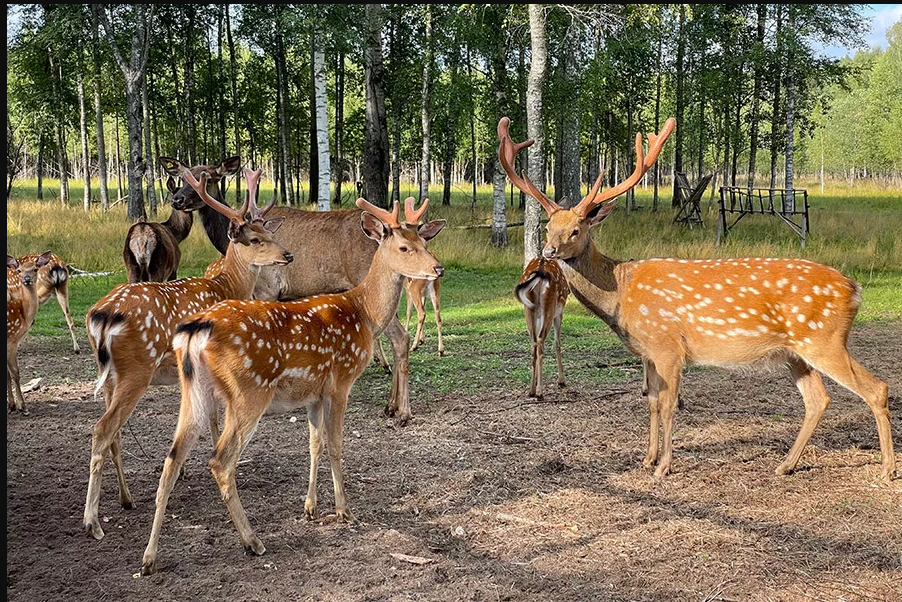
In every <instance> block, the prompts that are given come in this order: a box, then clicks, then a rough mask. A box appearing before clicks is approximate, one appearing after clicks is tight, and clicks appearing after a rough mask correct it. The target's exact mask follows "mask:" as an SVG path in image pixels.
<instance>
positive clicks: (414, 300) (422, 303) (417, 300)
mask: <svg viewBox="0 0 902 602" xmlns="http://www.w3.org/2000/svg"><path fill="white" fill-rule="evenodd" d="M440 282H441V281H440V280H422V279H416V280H415V279H412V278H408V279H407V280H405V281H404V292H405V293H406V294H407V321H406V322H405V324H404V328H405V329H408V328H410V313H411V312H410V310H411V308H413V307H415V308H416V310H417V332H416V334H415V335H414V337H413V344H412V345H411V346H410V350H411V351H413V350H414V349H416V348H417V347H419V346H420V343H422V342H423V339H425V338H426V334H425V332H424V328H423V326H424V325H425V323H426V295H429V299H430V301H432V311H433V312H434V313H435V329H436V332H437V333H438V335H437V336H438V354H439V355H445V345H444V343H443V342H442V312H441V308H440V306H439V303H440V300H441V285H440V284H439V283H440Z"/></svg>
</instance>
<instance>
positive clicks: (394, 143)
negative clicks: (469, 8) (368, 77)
mask: <svg viewBox="0 0 902 602" xmlns="http://www.w3.org/2000/svg"><path fill="white" fill-rule="evenodd" d="M400 26H401V13H400V10H395V11H393V12H392V19H391V27H390V28H389V35H388V40H389V42H388V43H389V53H390V55H391V59H390V61H391V62H390V64H391V65H393V66H394V65H397V64H399V63H400V62H401V58H400V53H401V41H400V40H399V39H398V35H399V34H398V30H399V28H400ZM395 80H397V77H393V78H392V81H393V82H394V81H395ZM404 96H405V95H404V94H393V95H392V100H391V121H392V138H391V182H392V186H391V200H392V201H399V200H401V119H402V115H403V113H404V106H403V98H404Z"/></svg>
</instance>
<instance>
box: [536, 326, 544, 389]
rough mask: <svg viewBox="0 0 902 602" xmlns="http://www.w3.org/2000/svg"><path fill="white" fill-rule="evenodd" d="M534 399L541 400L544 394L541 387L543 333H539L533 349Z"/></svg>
mask: <svg viewBox="0 0 902 602" xmlns="http://www.w3.org/2000/svg"><path fill="white" fill-rule="evenodd" d="M535 354H536V360H535V362H536V363H535V369H534V371H535V374H536V378H535V381H536V399H542V397H543V394H544V392H545V390H544V388H543V386H542V365H543V364H544V363H545V333H544V332H543V333H539V336H538V338H537V339H536V347H535Z"/></svg>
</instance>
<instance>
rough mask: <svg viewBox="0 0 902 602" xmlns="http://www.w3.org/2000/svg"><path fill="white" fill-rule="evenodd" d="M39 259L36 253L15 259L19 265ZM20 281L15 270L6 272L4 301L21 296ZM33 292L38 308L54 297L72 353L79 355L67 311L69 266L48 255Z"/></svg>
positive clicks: (51, 254)
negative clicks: (66, 331)
mask: <svg viewBox="0 0 902 602" xmlns="http://www.w3.org/2000/svg"><path fill="white" fill-rule="evenodd" d="M38 257H39V255H38V254H37V253H31V254H29V255H22V256H21V257H17V258H16V259H17V260H18V261H19V263H26V262H29V261H34V260H36V259H37V258H38ZM21 284H22V281H21V279H20V278H19V276H18V275H17V273H16V270H10V269H7V270H6V300H7V301H9V300H10V299H15V298H17V297H19V296H20V295H21V294H22V291H21V288H20V287H21ZM35 291H36V292H37V295H38V307H40V306H41V305H43V304H44V303H46V302H47V301H48V300H49V299H50V297H51V296H56V300H57V302H58V303H59V304H60V308H61V309H62V310H63V316H65V318H66V325H67V326H68V327H69V334H70V335H71V337H72V351H73V352H74V353H79V351H80V349H79V347H78V339H77V338H76V337H75V324H74V323H73V322H72V314H71V312H70V311H69V266H68V265H67V264H66V262H65V261H63V259H62V257H60V256H59V255H57V254H56V253H50V261H48V262H47V263H46V264H44V265H43V267H41V269H39V270H38V274H37V278H36V281H35Z"/></svg>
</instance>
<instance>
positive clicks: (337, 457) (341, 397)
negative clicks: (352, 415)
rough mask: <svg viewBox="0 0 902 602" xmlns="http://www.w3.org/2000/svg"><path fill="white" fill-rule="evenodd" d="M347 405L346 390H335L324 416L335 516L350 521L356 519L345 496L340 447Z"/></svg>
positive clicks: (342, 439)
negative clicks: (326, 413) (333, 491)
mask: <svg viewBox="0 0 902 602" xmlns="http://www.w3.org/2000/svg"><path fill="white" fill-rule="evenodd" d="M347 407H348V391H347V390H343V391H342V390H340V391H336V392H335V393H334V394H333V396H332V403H331V405H330V407H329V412H328V415H327V416H326V437H327V439H328V442H329V465H330V466H331V468H332V486H333V488H334V490H335V516H336V517H338V519H339V520H342V521H345V522H349V523H352V522H354V521H355V520H356V519H355V518H354V514H353V513H352V512H351V509H350V508H349V507H348V500H347V497H345V488H344V473H343V472H342V464H341V448H342V443H343V441H344V423H345V411H346V410H347Z"/></svg>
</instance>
